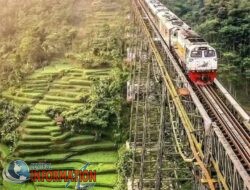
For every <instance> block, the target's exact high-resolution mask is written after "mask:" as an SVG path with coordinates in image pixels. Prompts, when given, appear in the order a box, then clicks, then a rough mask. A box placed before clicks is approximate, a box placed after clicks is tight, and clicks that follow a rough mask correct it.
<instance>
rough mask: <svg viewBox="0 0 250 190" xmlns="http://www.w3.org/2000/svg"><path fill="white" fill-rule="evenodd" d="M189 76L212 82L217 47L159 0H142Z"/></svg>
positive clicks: (205, 83) (196, 81)
mask: <svg viewBox="0 0 250 190" xmlns="http://www.w3.org/2000/svg"><path fill="white" fill-rule="evenodd" d="M139 1H140V2H141V3H142V4H143V6H144V8H145V9H146V11H147V12H148V15H149V16H150V19H152V20H153V23H154V24H155V26H156V28H157V29H158V30H159V32H160V35H161V37H162V38H163V40H164V41H165V43H166V45H167V46H168V48H169V49H170V50H171V52H172V53H173V55H174V56H175V58H176V59H177V61H178V62H179V64H180V65H181V67H182V68H183V70H184V71H185V73H186V74H187V76H188V78H189V79H190V80H191V81H192V82H193V83H194V84H196V85H209V84H212V83H213V82H214V80H215V79H216V77H217V67H218V58H217V53H216V50H215V49H214V48H213V47H212V46H210V45H209V43H208V42H206V41H205V40H204V39H203V38H202V37H201V36H199V35H198V34H197V33H196V32H195V31H193V30H192V28H191V27H190V26H188V25H187V24H186V23H185V22H184V21H182V20H181V19H180V18H178V17H177V16H176V15H175V14H174V13H173V12H172V11H171V10H169V9H168V8H167V7H166V6H165V5H163V4H162V3H161V2H160V1H159V0H139Z"/></svg>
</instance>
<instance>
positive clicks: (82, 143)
mask: <svg viewBox="0 0 250 190" xmlns="http://www.w3.org/2000/svg"><path fill="white" fill-rule="evenodd" d="M0 5H1V6H0V15H1V17H0V18H1V19H0V23H1V25H2V27H1V28H0V44H1V45H0V73H1V75H0V80H1V83H0V92H1V93H0V141H1V143H0V148H1V149H0V172H1V170H2V168H3V167H4V166H6V164H7V163H8V162H9V161H10V160H15V159H22V160H24V161H26V162H27V163H34V162H48V163H52V168H53V169H62V170H65V169H80V168H81V167H82V166H83V165H84V164H85V163H86V162H90V163H91V164H92V165H91V166H90V167H89V169H94V170H96V171H97V174H98V175H97V183H96V185H95V188H94V189H103V190H108V189H114V188H117V189H119V185H120V184H119V183H120V182H118V178H119V176H118V171H117V162H118V159H119V158H118V148H119V143H121V141H122V139H121V138H119V137H120V136H121V135H120V134H119V133H120V132H121V130H123V129H122V127H126V126H125V125H126V124H125V125H124V126H121V124H120V122H121V120H122V118H121V115H122V114H121V112H122V111H123V109H122V107H123V108H125V107H126V105H125V103H124V102H125V101H124V98H123V87H124V83H125V80H126V72H125V71H124V70H123V66H122V63H123V56H124V47H125V43H126V38H125V36H124V34H125V32H124V31H125V30H126V26H128V25H127V20H126V18H127V17H126V16H127V9H128V5H127V2H124V1H121V0H119V1H115V0H94V1H90V0H87V1H86V0H74V1H71V0H65V1H52V2H51V1H48V0H45V1H44V0H31V1H25V0H20V1H6V0H0ZM109 90H111V91H112V92H109ZM104 99H105V101H103V100H104ZM124 105H125V106H124ZM6 108H8V109H6ZM57 114H60V116H61V117H63V123H62V124H58V123H57V122H56V119H55V118H56V115H57ZM124 123H126V122H124ZM122 125H123V124H122ZM115 135H116V136H118V138H117V139H115V138H114V136H115ZM70 188H71V189H74V188H75V183H71V185H70ZM0 189H3V190H9V189H11V190H19V189H20V190H21V189H25V190H26V189H27V190H29V189H30V190H33V189H36V190H45V189H46V190H51V189H54V190H55V189H58V190H59V189H65V183H34V184H33V183H25V184H22V185H13V184H12V183H8V182H6V181H3V180H2V177H0Z"/></svg>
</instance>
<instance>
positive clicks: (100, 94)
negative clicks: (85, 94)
mask: <svg viewBox="0 0 250 190" xmlns="http://www.w3.org/2000/svg"><path fill="white" fill-rule="evenodd" d="M125 82H126V74H124V73H123V72H122V71H121V70H119V69H114V70H113V73H112V74H110V76H109V77H107V78H104V79H97V80H96V81H94V83H93V86H92V89H91V95H90V96H89V98H88V99H87V103H86V104H85V105H84V106H82V107H80V108H78V109H77V110H75V111H70V112H67V113H66V114H65V115H64V116H65V118H66V123H65V126H70V127H71V128H72V130H73V131H75V132H77V133H79V132H83V131H94V132H95V135H96V140H98V139H99V137H100V135H101V134H102V132H104V131H106V132H107V131H108V132H110V133H112V132H114V133H116V132H118V131H119V128H120V126H121V121H120V120H121V113H122V105H123V104H124V103H123V102H124V100H123V96H122V94H123V87H124V86H125V84H126V83H125Z"/></svg>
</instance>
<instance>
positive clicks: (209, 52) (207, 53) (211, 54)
mask: <svg viewBox="0 0 250 190" xmlns="http://www.w3.org/2000/svg"><path fill="white" fill-rule="evenodd" d="M204 56H205V57H215V51H214V50H206V51H204Z"/></svg>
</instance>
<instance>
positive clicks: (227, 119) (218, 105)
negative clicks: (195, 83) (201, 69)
mask: <svg viewBox="0 0 250 190" xmlns="http://www.w3.org/2000/svg"><path fill="white" fill-rule="evenodd" d="M202 90H203V92H204V93H205V94H206V96H207V98H208V99H210V105H211V108H212V109H213V110H212V111H213V112H214V114H215V116H216V118H217V120H218V121H219V123H220V126H219V127H220V128H221V130H222V132H224V136H225V137H228V138H227V139H228V141H229V142H232V143H233V146H232V148H233V149H234V151H235V153H236V155H237V156H238V157H239V160H240V161H241V163H242V165H243V166H244V167H245V169H246V170H247V172H248V173H249V172H250V141H249V138H250V137H249V133H248V132H247V131H246V130H245V129H244V127H243V126H242V125H241V124H240V123H239V122H238V120H237V119H236V118H235V117H234V116H233V115H232V113H231V112H230V110H229V109H228V108H227V107H226V105H225V104H224V102H223V101H222V100H221V98H220V97H219V96H218V94H217V92H216V91H215V89H214V87H212V86H207V87H203V88H202Z"/></svg>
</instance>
